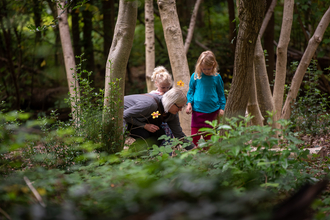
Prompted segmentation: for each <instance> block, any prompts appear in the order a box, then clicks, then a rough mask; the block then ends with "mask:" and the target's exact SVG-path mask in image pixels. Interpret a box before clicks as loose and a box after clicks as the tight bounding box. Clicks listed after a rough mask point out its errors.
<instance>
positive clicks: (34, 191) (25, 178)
mask: <svg viewBox="0 0 330 220" xmlns="http://www.w3.org/2000/svg"><path fill="white" fill-rule="evenodd" d="M24 181H25V182H26V185H27V186H28V187H29V188H30V189H31V191H32V192H33V194H34V196H35V197H36V198H37V200H38V202H39V203H40V205H41V206H42V207H46V204H45V203H44V202H43V201H42V198H41V196H40V194H39V193H38V191H37V190H36V189H35V188H34V187H33V186H32V183H31V181H30V180H29V179H28V178H27V177H26V176H24Z"/></svg>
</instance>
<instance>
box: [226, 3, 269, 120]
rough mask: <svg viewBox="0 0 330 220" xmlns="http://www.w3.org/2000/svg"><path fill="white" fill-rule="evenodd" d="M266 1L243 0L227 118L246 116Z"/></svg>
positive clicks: (227, 105) (240, 9)
mask: <svg viewBox="0 0 330 220" xmlns="http://www.w3.org/2000/svg"><path fill="white" fill-rule="evenodd" d="M265 4H266V2H265V0H255V1H250V0H241V1H240V5H239V15H238V17H239V20H240V25H239V31H238V36H237V44H236V53H235V64H234V74H233V81H232V85H231V89H230V91H229V95H228V100H227V104H226V108H225V117H228V118H230V117H238V116H239V115H242V116H244V115H245V111H246V107H247V103H248V100H249V95H250V88H251V82H252V74H253V58H254V50H255V45H256V41H257V37H258V34H259V30H260V27H261V24H262V20H263V16H264V14H265Z"/></svg>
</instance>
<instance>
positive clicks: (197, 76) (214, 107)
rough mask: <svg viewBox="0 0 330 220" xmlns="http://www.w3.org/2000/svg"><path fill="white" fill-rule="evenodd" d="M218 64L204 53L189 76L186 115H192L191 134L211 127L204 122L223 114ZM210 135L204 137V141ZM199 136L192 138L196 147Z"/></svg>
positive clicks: (221, 85)
mask: <svg viewBox="0 0 330 220" xmlns="http://www.w3.org/2000/svg"><path fill="white" fill-rule="evenodd" d="M217 70H218V63H217V61H216V58H215V55H214V53H213V52H212V51H204V52H203V53H201V55H200V56H199V58H198V60H197V63H196V67H195V72H194V73H193V74H192V75H191V78H190V82H189V91H188V94H187V98H188V101H187V103H188V105H187V108H186V113H187V114H190V113H192V120H191V134H192V135H194V134H196V133H198V130H199V129H200V128H204V127H211V126H210V125H208V124H206V123H205V121H206V120H208V121H213V120H215V119H217V117H219V116H222V115H223V114H224V109H225V105H226V98H225V93H224V87H223V81H222V78H221V76H220V74H219V73H218V72H217ZM210 138H211V135H207V136H204V139H205V140H208V139H210ZM199 139H200V135H198V136H194V137H193V142H194V144H195V145H197V142H198V140H199Z"/></svg>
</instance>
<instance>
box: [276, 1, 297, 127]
mask: <svg viewBox="0 0 330 220" xmlns="http://www.w3.org/2000/svg"><path fill="white" fill-rule="evenodd" d="M293 8H294V0H285V1H284V9H283V20H282V27H281V34H280V39H279V43H278V47H277V62H276V74H275V84H274V92H273V97H274V104H275V121H277V120H278V119H280V116H281V110H282V106H283V96H284V85H285V78H286V65H287V50H288V45H289V42H290V34H291V26H292V20H293Z"/></svg>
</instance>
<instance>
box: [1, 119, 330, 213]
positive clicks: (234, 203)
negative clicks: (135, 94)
mask: <svg viewBox="0 0 330 220" xmlns="http://www.w3.org/2000/svg"><path fill="white" fill-rule="evenodd" d="M55 114H56V113H54V115H55ZM54 117H55V116H54ZM2 118H5V116H3V115H1V119H2ZM6 120H7V121H9V120H10V121H11V122H13V123H14V124H15V123H16V121H17V120H26V115H24V114H16V115H8V116H6ZM249 120H250V118H247V119H244V120H242V119H237V118H232V119H231V120H228V121H227V122H228V125H224V124H220V125H218V123H217V121H213V122H209V124H211V125H212V127H213V128H205V129H202V130H203V131H207V132H209V133H211V134H213V136H212V138H211V140H209V141H207V142H203V141H202V140H201V142H200V147H203V145H204V146H205V145H210V146H211V148H210V150H209V152H207V153H205V152H200V151H199V150H198V149H196V150H192V151H188V152H183V151H180V150H175V156H169V153H170V152H172V147H174V146H177V145H178V144H181V145H182V147H185V144H186V143H185V141H184V140H177V139H173V140H171V141H170V142H168V144H167V145H166V146H164V147H158V146H153V147H152V148H151V149H150V150H149V151H148V152H147V154H146V152H144V153H143V154H140V155H144V156H134V157H132V156H131V154H130V152H129V151H127V150H124V151H122V152H120V153H118V154H116V155H115V154H107V153H106V152H98V151H95V149H97V148H98V147H99V146H98V145H97V144H94V143H93V142H91V141H88V140H87V139H85V138H83V137H79V136H78V137H77V136H76V135H75V131H74V130H72V129H71V130H70V128H68V129H63V128H58V129H56V130H53V131H48V133H50V136H51V138H50V139H47V141H49V142H50V143H51V142H52V141H53V140H54V138H55V137H56V138H57V139H58V140H60V141H61V142H62V143H63V146H64V145H65V146H68V147H70V148H72V149H76V151H77V152H81V154H79V155H73V156H72V157H74V158H75V159H74V164H72V165H68V166H67V167H66V169H64V170H60V169H56V167H55V166H53V165H51V164H49V163H48V164H47V163H43V164H42V165H41V163H39V164H40V166H38V164H35V166H34V167H30V168H28V169H25V170H23V169H21V168H22V166H21V168H17V170H21V171H20V172H11V173H6V175H3V173H2V175H1V181H0V202H1V204H2V207H1V208H2V209H4V210H5V211H6V212H7V213H8V214H9V216H11V217H12V218H15V219H22V216H25V217H27V216H30V217H33V216H35V215H36V213H38V212H37V211H36V207H39V205H38V204H39V203H40V201H37V200H34V198H35V195H34V194H33V193H32V192H31V190H30V189H29V188H28V187H27V184H26V182H25V181H24V179H29V180H30V181H31V182H32V183H33V187H34V188H35V189H36V190H37V192H38V193H39V195H40V196H41V198H42V200H43V202H44V203H45V204H46V205H47V206H46V207H45V208H42V207H39V209H38V210H41V211H40V213H41V214H40V215H42V216H43V215H47V216H48V215H49V216H52V218H54V219H56V218H62V219H65V217H63V215H68V216H71V217H72V216H75V217H77V218H79V219H90V218H92V217H93V218H98V219H100V218H111V219H125V218H129V217H130V216H144V217H145V218H155V219H160V218H165V219H191V216H194V219H211V218H214V217H218V218H219V217H226V219H242V218H243V217H247V216H248V217H250V218H253V219H269V215H270V214H271V210H272V207H273V206H274V204H276V203H277V202H278V201H279V199H280V198H281V195H283V194H285V193H290V192H291V191H292V190H294V189H296V188H297V187H299V186H301V185H302V184H303V183H305V182H306V181H308V182H315V181H317V179H315V178H314V177H313V176H312V175H311V174H308V173H307V171H306V170H305V167H307V166H308V164H307V162H306V161H304V158H306V154H307V152H306V151H303V150H300V149H298V148H297V147H296V145H297V144H299V143H300V142H299V141H298V140H297V139H296V138H295V137H294V136H292V133H291V132H290V131H289V129H284V130H281V133H282V134H283V135H282V137H281V138H279V139H277V138H274V135H275V133H276V130H274V129H272V128H271V127H268V126H264V127H259V126H250V127H248V126H247V124H248V122H249ZM1 121H3V120H1ZM280 123H281V124H282V125H283V127H286V126H287V125H288V122H287V121H281V122H280ZM6 124H7V123H4V125H6ZM19 124H20V125H21V122H20V123H19ZM26 124H28V123H26ZM45 124H46V122H45ZM54 124H56V123H54ZM53 126H55V125H53ZM61 126H63V125H61ZM69 127H70V126H69ZM45 129H46V130H47V129H48V128H45ZM0 130H1V132H2V133H1V134H3V133H4V132H7V133H8V128H6V127H5V126H2V127H0ZM43 130H44V129H43ZM46 130H45V131H46ZM221 130H225V131H226V132H225V134H224V135H221V133H220V131H221ZM9 135H11V134H9ZM13 137H14V136H11V138H6V137H5V136H4V135H2V136H1V137H0V138H1V139H2V140H7V141H9V140H10V141H12V144H10V145H14V144H17V143H28V142H29V141H28V142H26V141H21V140H20V139H19V138H13ZM163 138H164V139H166V137H163ZM26 140H27V139H26ZM220 140H221V142H219V141H220ZM47 141H46V139H45V142H47ZM60 141H58V142H57V144H58V143H59V142H60ZM1 143H3V141H1ZM53 144H55V143H53ZM6 145H8V144H6ZM21 146H22V147H23V146H24V144H23V145H21ZM26 146H31V145H29V144H28V145H26ZM274 146H278V147H280V148H281V149H282V151H280V152H279V151H273V147H274ZM51 147H53V148H54V147H56V146H50V145H49V146H48V148H51ZM1 149H3V148H2V146H1ZM15 150H17V149H15ZM15 150H14V149H8V150H7V152H10V151H11V152H13V151H15ZM32 154H33V153H31V155H32ZM65 154H66V153H65ZM0 155H4V152H2V153H1V154H0ZM35 155H38V154H37V153H36V152H35ZM45 155H48V157H50V155H51V153H49V152H48V153H45ZM7 156H8V155H7ZM39 156H40V155H39ZM68 156H69V155H68ZM36 161H37V160H35V161H34V162H36ZM43 161H45V160H43ZM87 161H89V162H88V163H87ZM318 202H319V205H315V209H316V210H317V211H318V213H319V215H320V216H322V217H323V219H325V218H324V214H323V215H322V213H324V211H325V210H326V208H327V207H328V200H327V199H324V200H320V201H318ZM64 207H65V208H64ZM202 210H204V211H202ZM19 213H20V214H19ZM42 213H44V214H42ZM67 218H68V217H67ZM319 219H321V218H319Z"/></svg>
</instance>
